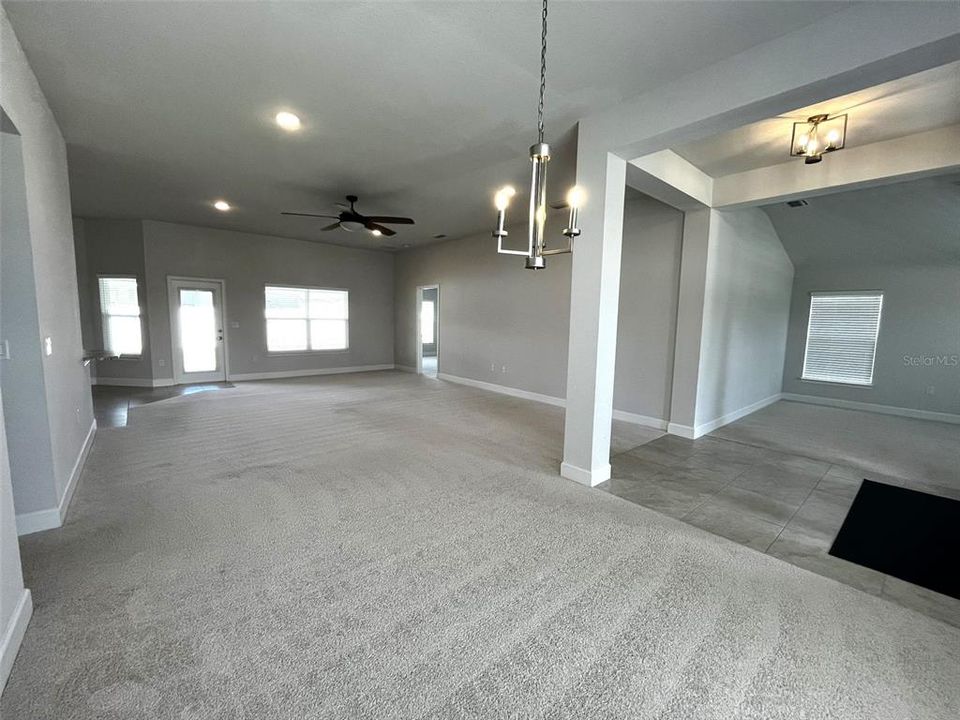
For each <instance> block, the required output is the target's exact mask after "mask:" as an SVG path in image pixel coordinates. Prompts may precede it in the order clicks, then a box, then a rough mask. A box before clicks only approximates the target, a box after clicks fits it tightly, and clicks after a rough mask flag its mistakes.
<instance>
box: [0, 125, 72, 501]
mask: <svg viewBox="0 0 960 720" xmlns="http://www.w3.org/2000/svg"><path fill="white" fill-rule="evenodd" d="M0 159H2V163H0V169H2V177H0V187H2V188H3V192H2V193H0V238H2V240H0V342H3V341H6V342H7V345H8V347H9V352H10V358H9V359H8V360H0V386H2V388H3V403H4V415H5V416H6V418H7V420H8V421H9V423H10V426H9V428H7V431H6V435H7V446H8V448H9V452H10V472H11V476H12V483H13V497H14V502H15V504H16V507H17V510H18V512H20V513H25V512H32V511H35V510H43V509H46V508H51V507H55V506H56V505H57V503H58V502H59V499H60V498H59V494H58V492H57V482H56V474H55V471H54V464H53V448H52V446H51V443H50V418H49V415H48V412H47V395H46V390H45V388H44V378H43V351H42V345H41V343H42V341H41V336H40V319H39V316H38V314H37V287H36V282H35V276H34V272H33V247H32V245H31V243H30V224H29V221H28V217H27V189H26V184H25V182H24V174H23V156H22V153H21V146H20V137H19V136H18V135H11V134H8V133H5V132H0Z"/></svg>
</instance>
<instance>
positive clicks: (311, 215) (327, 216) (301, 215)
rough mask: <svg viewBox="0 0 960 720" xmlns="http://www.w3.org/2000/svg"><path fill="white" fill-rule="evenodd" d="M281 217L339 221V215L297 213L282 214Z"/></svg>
mask: <svg viewBox="0 0 960 720" xmlns="http://www.w3.org/2000/svg"><path fill="white" fill-rule="evenodd" d="M280 214H281V215H297V216H298V217H318V218H332V219H333V220H339V219H340V216H339V215H316V214H315V213H295V212H282V213H280Z"/></svg>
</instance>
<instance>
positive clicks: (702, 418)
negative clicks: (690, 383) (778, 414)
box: [696, 208, 794, 426]
mask: <svg viewBox="0 0 960 720" xmlns="http://www.w3.org/2000/svg"><path fill="white" fill-rule="evenodd" d="M793 273H794V269H793V263H791V262H790V258H789V257H788V256H787V254H786V251H784V249H783V246H782V245H781V243H780V239H779V237H778V236H777V233H776V231H775V230H774V228H773V225H772V224H771V222H770V219H769V218H768V217H767V215H766V214H765V213H764V212H763V211H762V210H759V209H757V208H750V209H746V210H736V211H717V210H711V211H710V229H709V249H708V254H707V267H706V284H705V286H704V287H705V290H704V304H703V331H702V338H701V345H700V372H699V381H698V383H697V407H696V425H697V426H700V425H704V424H706V423H709V422H711V421H714V420H719V419H720V418H723V417H725V416H727V415H730V414H732V413H736V412H738V411H740V410H742V409H744V408H747V407H750V406H751V405H753V404H755V403H758V402H761V401H763V400H766V399H768V398H770V397H771V396H774V395H777V394H778V393H780V386H781V379H782V377H783V365H784V349H785V346H786V338H787V321H788V316H789V311H790V295H791V291H792V287H793Z"/></svg>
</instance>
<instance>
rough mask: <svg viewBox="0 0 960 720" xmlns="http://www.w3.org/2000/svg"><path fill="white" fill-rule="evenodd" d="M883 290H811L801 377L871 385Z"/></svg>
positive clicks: (821, 380)
mask: <svg viewBox="0 0 960 720" xmlns="http://www.w3.org/2000/svg"><path fill="white" fill-rule="evenodd" d="M882 308H883V293H879V292H871V293H812V294H811V295H810V321H809V323H808V325H807V347H806V351H805V353H804V358H803V379H804V380H818V381H820V382H834V383H845V384H849V385H872V384H873V364H874V359H875V357H876V352H877V334H878V332H879V330H880V313H881V310H882Z"/></svg>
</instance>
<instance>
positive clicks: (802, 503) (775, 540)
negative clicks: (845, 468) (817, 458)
mask: <svg viewBox="0 0 960 720" xmlns="http://www.w3.org/2000/svg"><path fill="white" fill-rule="evenodd" d="M831 467H833V465H829V466H828V467H827V469H826V470H824V471H823V475H821V476H820V477H819V478H817V482H816V483H814V485H813V487H812V488H810V492H808V493H807V494H806V497H804V498H803V500H802V501H801V502H800V504H799V505H797V509H796V510H794V511H793V514H792V515H791V516H790V518H789V519H788V520H787V521H786V522H785V523H784V524H783V527H782V528H780V532H778V533H777V536H776V537H775V538H774V539H773V540H772V541H771V542H770V544H769V545H767V549H766V550H764V551H763V552H764V554H765V555H769V554H770V548H772V547H773V545H774V543H776V542H777V540H779V539H780V536H781V535H783V531H784V530H786V529H787V525H789V524H790V523H791V522H793V519H794V518H795V517H796V516H797V513H798V512H800V508H802V507H803V506H804V505H806V503H807V500H809V499H810V496H811V495H813V491H814V490H816V489H817V488H818V487H820V483H821V482H823V479H824V478H825V477H826V476H827V473H828V472H830V468H831Z"/></svg>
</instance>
